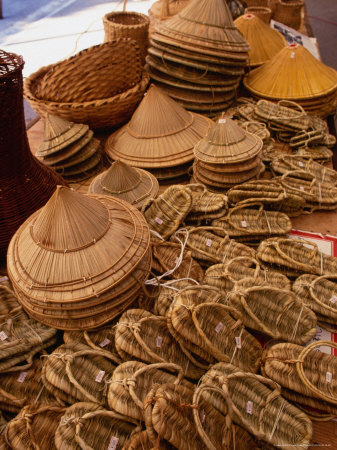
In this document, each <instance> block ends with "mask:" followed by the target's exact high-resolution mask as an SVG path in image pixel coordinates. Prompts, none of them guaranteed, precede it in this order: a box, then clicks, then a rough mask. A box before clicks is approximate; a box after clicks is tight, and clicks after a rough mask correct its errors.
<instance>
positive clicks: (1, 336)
mask: <svg viewBox="0 0 337 450" xmlns="http://www.w3.org/2000/svg"><path fill="white" fill-rule="evenodd" d="M6 339H8V336H7V334H6V333H5V332H4V331H0V341H5V340H6Z"/></svg>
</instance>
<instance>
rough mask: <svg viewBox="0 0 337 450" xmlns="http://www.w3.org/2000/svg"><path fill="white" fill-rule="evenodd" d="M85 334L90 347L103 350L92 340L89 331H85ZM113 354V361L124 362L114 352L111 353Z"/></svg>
mask: <svg viewBox="0 0 337 450" xmlns="http://www.w3.org/2000/svg"><path fill="white" fill-rule="evenodd" d="M83 336H84V339H85V342H86V343H87V344H88V345H89V347H91V348H92V349H94V350H98V351H101V350H102V349H101V348H100V347H97V345H96V344H94V343H93V342H92V340H91V339H90V336H89V334H88V331H84V333H83ZM109 353H110V352H109ZM111 355H112V357H113V361H115V363H116V364H121V363H122V362H123V361H122V360H121V359H120V358H118V357H117V356H116V355H114V354H113V353H111Z"/></svg>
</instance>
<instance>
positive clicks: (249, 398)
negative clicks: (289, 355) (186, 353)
mask: <svg viewBox="0 0 337 450" xmlns="http://www.w3.org/2000/svg"><path fill="white" fill-rule="evenodd" d="M201 381H202V383H205V384H207V385H209V384H211V385H215V386H217V387H220V388H221V389H222V390H223V391H224V393H225V395H226V398H227V405H228V407H229V408H230V411H231V414H232V419H233V420H234V421H235V422H237V423H239V424H240V425H241V426H243V427H244V428H245V429H246V430H248V431H249V432H250V433H252V434H253V435H254V436H255V437H257V438H258V439H260V440H263V441H266V442H268V443H270V444H274V445H281V446H282V447H283V448H286V449H288V450H291V448H296V449H297V450H300V449H301V448H307V447H308V445H309V443H310V440H311V435H312V425H311V421H310V420H309V419H308V417H307V416H306V415H305V414H304V413H303V412H301V411H300V410H299V409H297V408H296V407H295V406H293V405H292V404H290V403H288V401H287V400H285V399H284V398H282V396H281V387H280V385H279V384H277V383H275V382H274V381H272V380H269V379H268V378H264V377H262V376H261V375H256V374H252V373H246V372H243V371H242V370H240V369H238V368H237V367H234V366H233V365H231V364H224V363H218V364H216V365H215V366H213V367H212V368H211V369H210V370H209V371H208V372H207V373H206V375H204V377H203V378H202V380H201ZM220 401H221V400H220V399H219V397H218V396H215V395H214V394H213V403H214V404H215V405H217V406H218V407H221V403H220ZM222 403H223V402H222Z"/></svg>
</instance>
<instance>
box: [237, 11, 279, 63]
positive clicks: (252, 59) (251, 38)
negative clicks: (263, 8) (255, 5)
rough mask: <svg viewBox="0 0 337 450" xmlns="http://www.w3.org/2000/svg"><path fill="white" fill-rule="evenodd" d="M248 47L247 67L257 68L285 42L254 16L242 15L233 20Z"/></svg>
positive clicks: (276, 32)
mask: <svg viewBox="0 0 337 450" xmlns="http://www.w3.org/2000/svg"><path fill="white" fill-rule="evenodd" d="M234 23H235V25H236V26H237V28H238V30H239V31H241V33H242V34H243V36H244V38H245V39H246V41H247V42H248V44H249V46H250V50H249V52H248V57H249V59H248V63H247V65H248V66H259V65H261V64H263V63H265V62H266V61H269V60H270V59H271V58H272V57H273V56H274V55H276V54H277V53H278V52H279V51H280V50H282V48H283V47H285V46H286V45H287V42H286V40H285V38H284V37H283V35H282V34H281V33H280V32H278V31H277V30H274V29H273V28H271V27H270V26H269V25H267V24H266V23H265V22H263V21H262V20H261V19H260V18H259V17H257V16H254V14H244V15H243V16H240V17H238V18H237V19H236V20H235V22H234Z"/></svg>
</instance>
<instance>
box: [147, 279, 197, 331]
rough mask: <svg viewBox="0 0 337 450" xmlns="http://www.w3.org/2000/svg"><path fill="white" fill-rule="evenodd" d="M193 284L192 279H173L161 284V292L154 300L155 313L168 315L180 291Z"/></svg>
mask: <svg viewBox="0 0 337 450" xmlns="http://www.w3.org/2000/svg"><path fill="white" fill-rule="evenodd" d="M193 284H194V283H191V281H190V280H172V281H169V282H167V283H165V284H161V286H160V293H159V295H158V297H157V298H156V299H155V301H154V305H153V313H154V314H156V315H157V316H166V315H167V313H168V310H169V308H170V306H171V304H172V302H173V300H174V299H175V297H176V296H177V295H178V294H179V291H180V290H181V289H184V288H185V287H187V286H189V285H193ZM170 331H171V330H170Z"/></svg>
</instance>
